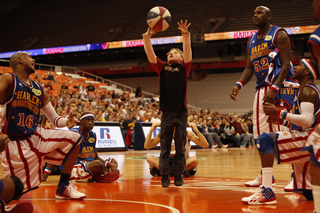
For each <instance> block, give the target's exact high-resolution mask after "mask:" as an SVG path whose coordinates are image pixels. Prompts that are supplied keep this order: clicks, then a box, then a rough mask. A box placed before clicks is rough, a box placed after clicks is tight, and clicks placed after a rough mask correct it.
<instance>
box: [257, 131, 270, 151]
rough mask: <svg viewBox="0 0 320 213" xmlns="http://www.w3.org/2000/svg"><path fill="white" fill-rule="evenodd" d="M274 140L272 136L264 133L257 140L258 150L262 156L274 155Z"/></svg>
mask: <svg viewBox="0 0 320 213" xmlns="http://www.w3.org/2000/svg"><path fill="white" fill-rule="evenodd" d="M273 145H274V140H273V137H272V136H271V135H270V134H267V133H265V132H264V133H262V134H261V135H259V137H258V139H257V149H258V150H259V152H260V153H261V154H265V153H273Z"/></svg>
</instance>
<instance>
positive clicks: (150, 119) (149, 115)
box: [145, 112, 155, 123]
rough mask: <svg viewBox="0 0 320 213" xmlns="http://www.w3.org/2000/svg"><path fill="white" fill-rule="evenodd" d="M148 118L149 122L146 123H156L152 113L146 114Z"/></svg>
mask: <svg viewBox="0 0 320 213" xmlns="http://www.w3.org/2000/svg"><path fill="white" fill-rule="evenodd" d="M146 118H147V120H146V121H145V122H149V123H154V121H155V120H154V119H153V117H152V114H151V112H147V113H146Z"/></svg>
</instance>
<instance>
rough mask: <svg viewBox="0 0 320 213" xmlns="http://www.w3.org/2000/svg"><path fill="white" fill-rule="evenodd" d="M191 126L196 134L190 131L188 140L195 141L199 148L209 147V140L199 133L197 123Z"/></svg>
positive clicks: (190, 124)
mask: <svg viewBox="0 0 320 213" xmlns="http://www.w3.org/2000/svg"><path fill="white" fill-rule="evenodd" d="M189 126H190V127H191V128H192V130H193V131H194V132H195V133H196V134H194V133H193V132H190V131H188V140H189V141H193V142H194V143H195V144H197V145H198V146H201V147H203V148H207V147H208V146H209V143H208V142H207V139H206V138H205V137H204V136H203V134H201V132H199V130H198V128H197V125H196V124H195V123H189Z"/></svg>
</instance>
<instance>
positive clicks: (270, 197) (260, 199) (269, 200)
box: [241, 186, 277, 205]
mask: <svg viewBox="0 0 320 213" xmlns="http://www.w3.org/2000/svg"><path fill="white" fill-rule="evenodd" d="M241 201H242V203H244V204H248V205H274V204H277V199H276V195H275V194H274V193H273V191H272V189H271V188H265V187H264V186H262V188H261V190H260V191H259V192H256V193H254V194H253V195H251V196H249V197H244V198H242V199H241Z"/></svg>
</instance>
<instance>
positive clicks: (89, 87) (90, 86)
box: [86, 82, 95, 92]
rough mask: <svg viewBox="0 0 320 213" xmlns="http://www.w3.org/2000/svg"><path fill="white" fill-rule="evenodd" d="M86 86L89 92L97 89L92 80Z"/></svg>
mask: <svg viewBox="0 0 320 213" xmlns="http://www.w3.org/2000/svg"><path fill="white" fill-rule="evenodd" d="M86 88H87V89H88V91H89V92H94V91H95V88H94V86H93V83H92V82H90V83H89V85H88V86H87V87H86Z"/></svg>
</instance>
